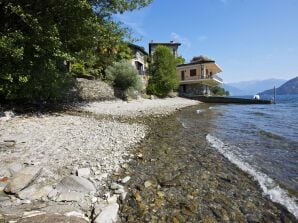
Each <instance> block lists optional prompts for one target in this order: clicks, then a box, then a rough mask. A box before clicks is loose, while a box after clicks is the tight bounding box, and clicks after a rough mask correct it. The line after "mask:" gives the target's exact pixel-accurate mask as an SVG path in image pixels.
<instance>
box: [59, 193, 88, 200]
mask: <svg viewBox="0 0 298 223" xmlns="http://www.w3.org/2000/svg"><path fill="white" fill-rule="evenodd" d="M83 198H84V195H83V194H81V193H79V192H76V191H69V192H62V193H61V194H60V195H59V197H58V198H57V200H56V201H81V200H82V199H83Z"/></svg>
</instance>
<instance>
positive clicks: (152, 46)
mask: <svg viewBox="0 0 298 223" xmlns="http://www.w3.org/2000/svg"><path fill="white" fill-rule="evenodd" d="M160 45H161V46H166V47H168V48H169V49H170V50H171V52H173V55H174V56H175V57H177V56H178V47H179V46H180V45H181V43H176V42H174V41H171V42H169V43H154V42H153V41H151V43H149V55H150V56H152V55H153V53H154V50H155V48H156V47H157V46H160Z"/></svg>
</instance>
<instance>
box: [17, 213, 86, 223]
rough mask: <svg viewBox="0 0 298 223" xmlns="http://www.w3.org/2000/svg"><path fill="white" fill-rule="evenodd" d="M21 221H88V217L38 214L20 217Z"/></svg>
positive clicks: (55, 222)
mask: <svg viewBox="0 0 298 223" xmlns="http://www.w3.org/2000/svg"><path fill="white" fill-rule="evenodd" d="M18 222H19V223H40V222H42V223H88V222H89V221H88V220H87V219H86V218H83V217H78V216H65V215H60V214H46V213H41V214H36V215H33V216H28V217H24V218H22V219H20V220H19V221H18Z"/></svg>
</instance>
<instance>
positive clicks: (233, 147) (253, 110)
mask: <svg viewBox="0 0 298 223" xmlns="http://www.w3.org/2000/svg"><path fill="white" fill-rule="evenodd" d="M210 106H211V107H209V108H208V109H207V110H206V111H205V112H212V113H215V114H216V115H215V117H216V118H213V119H212V120H211V122H212V125H213V128H212V129H211V130H210V132H209V134H208V135H207V140H208V141H209V142H210V144H211V145H212V146H213V147H214V148H216V149H217V150H218V151H219V152H221V153H222V154H223V155H225V156H226V157H227V158H228V159H229V160H230V161H231V162H234V163H235V164H236V165H238V166H239V167H240V168H241V169H243V170H244V171H246V172H248V173H250V174H251V175H253V176H254V177H255V179H256V180H258V181H259V183H260V185H261V187H262V189H263V191H264V193H265V194H267V195H269V196H270V197H271V198H272V199H273V200H274V199H276V200H275V201H277V202H279V203H282V202H286V203H282V204H284V205H285V206H288V208H292V209H293V210H292V213H296V214H297V216H298V210H297V209H298V208H297V199H298V95H291V96H278V97H277V104H275V105H274V104H272V105H232V104H226V105H210ZM208 110H209V111H208ZM242 167H243V168H242ZM261 181H263V182H261ZM262 183H263V186H262ZM263 187H264V188H263ZM287 202H288V203H287ZM289 203H290V204H289ZM297 216H296V217H297Z"/></svg>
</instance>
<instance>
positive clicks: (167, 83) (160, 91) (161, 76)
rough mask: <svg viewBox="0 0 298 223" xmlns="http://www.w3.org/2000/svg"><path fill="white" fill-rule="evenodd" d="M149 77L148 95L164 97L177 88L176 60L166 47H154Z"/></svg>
mask: <svg viewBox="0 0 298 223" xmlns="http://www.w3.org/2000/svg"><path fill="white" fill-rule="evenodd" d="M149 75H150V79H149V83H148V88H147V92H148V94H154V95H157V96H159V97H165V96H167V95H168V94H169V93H170V92H171V91H173V90H176V89H177V88H178V86H179V79H178V76H177V71H176V60H175V57H174V55H173V54H172V52H171V51H170V49H169V48H168V47H166V46H158V47H156V50H155V52H154V54H153V58H152V63H151V64H150V66H149Z"/></svg>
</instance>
